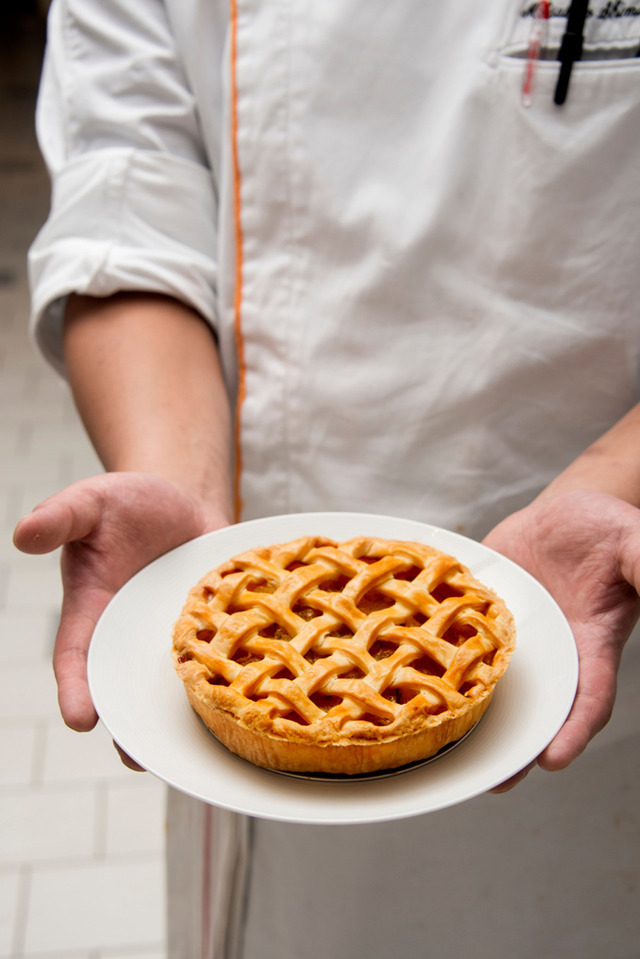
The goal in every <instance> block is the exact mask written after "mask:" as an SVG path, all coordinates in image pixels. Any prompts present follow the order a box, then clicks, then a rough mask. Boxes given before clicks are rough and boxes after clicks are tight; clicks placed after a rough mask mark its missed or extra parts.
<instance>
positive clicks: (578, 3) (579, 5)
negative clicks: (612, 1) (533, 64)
mask: <svg viewBox="0 0 640 959" xmlns="http://www.w3.org/2000/svg"><path fill="white" fill-rule="evenodd" d="M588 9H589V0H571V6H570V7H569V13H568V14H567V27H566V30H565V32H564V36H563V37H562V43H561V44H560V51H559V53H558V60H559V61H560V73H559V74H558V82H557V84H556V89H555V93H554V95H553V102H554V103H556V104H557V105H558V106H562V104H563V103H564V102H565V100H566V99H567V94H568V92H569V81H570V80H571V71H572V70H573V65H574V63H575V62H576V61H577V60H581V59H582V47H583V44H584V24H585V20H586V19H587V12H588Z"/></svg>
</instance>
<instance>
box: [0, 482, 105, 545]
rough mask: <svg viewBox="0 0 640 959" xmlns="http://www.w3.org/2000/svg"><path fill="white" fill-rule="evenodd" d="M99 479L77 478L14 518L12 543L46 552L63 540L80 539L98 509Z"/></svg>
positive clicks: (97, 515)
mask: <svg viewBox="0 0 640 959" xmlns="http://www.w3.org/2000/svg"><path fill="white" fill-rule="evenodd" d="M99 483H100V481H99V480H81V481H80V482H78V483H74V484H73V485H71V486H69V487H67V489H65V490H62V492H60V493H56V494H55V495H54V496H51V497H49V499H46V500H44V502H42V503H40V504H39V505H38V506H36V507H35V508H34V510H33V511H32V512H31V513H28V514H27V515H26V516H23V517H22V519H21V520H20V521H19V522H18V524H17V526H16V528H15V531H14V534H13V542H14V545H15V546H16V547H17V548H18V549H19V550H21V551H22V552H23V553H35V554H39V553H49V552H51V551H52V550H54V549H57V548H58V547H59V546H63V545H64V544H65V543H71V542H73V541H75V540H80V539H84V537H86V536H88V535H89V533H91V531H92V530H93V529H94V528H95V526H96V525H97V523H98V521H99V519H100V515H101V510H102V502H103V496H102V490H101V487H100V485H99Z"/></svg>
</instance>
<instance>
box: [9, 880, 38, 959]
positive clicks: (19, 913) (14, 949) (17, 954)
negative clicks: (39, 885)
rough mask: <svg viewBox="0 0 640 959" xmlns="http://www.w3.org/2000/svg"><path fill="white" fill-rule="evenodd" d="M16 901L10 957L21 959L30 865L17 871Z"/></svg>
mask: <svg viewBox="0 0 640 959" xmlns="http://www.w3.org/2000/svg"><path fill="white" fill-rule="evenodd" d="M19 876H20V879H19V886H18V897H17V898H18V901H17V904H16V911H15V917H14V926H13V941H12V944H11V959H21V957H22V956H24V949H25V943H26V939H27V922H28V918H29V901H30V897H31V883H32V879H33V868H32V866H30V865H29V866H22V867H21V869H20V872H19Z"/></svg>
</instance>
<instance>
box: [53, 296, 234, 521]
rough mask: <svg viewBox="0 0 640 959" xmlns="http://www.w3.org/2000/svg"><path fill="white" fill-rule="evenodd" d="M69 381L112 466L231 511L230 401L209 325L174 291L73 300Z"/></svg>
mask: <svg viewBox="0 0 640 959" xmlns="http://www.w3.org/2000/svg"><path fill="white" fill-rule="evenodd" d="M64 348H65V359H66V363H67V369H68V376H69V382H70V385H71V389H72V391H73V395H74V399H75V402H76V405H77V407H78V411H79V413H80V416H81V418H82V420H83V422H84V425H85V428H86V430H87V432H88V434H89V437H90V438H91V440H92V442H93V444H94V446H95V448H96V451H97V453H98V455H99V457H100V459H101V461H102V463H103V464H104V466H105V468H106V469H107V470H109V471H120V470H132V471H136V472H138V471H139V472H149V473H156V474H158V475H160V476H163V477H165V478H167V479H170V480H173V481H175V482H178V483H180V484H181V485H182V486H185V487H187V488H188V489H189V490H191V491H192V492H193V493H195V494H196V495H197V496H199V497H202V498H204V499H205V500H206V501H207V502H209V503H211V505H213V506H215V507H216V509H217V510H218V511H221V512H222V513H223V514H224V515H225V516H227V518H229V519H230V518H231V514H232V508H231V493H230V488H231V484H230V480H229V446H230V444H229V432H230V425H229V423H230V417H229V407H228V400H227V396H226V391H225V388H224V383H223V380H222V374H221V371H220V365H219V362H218V354H217V348H216V344H215V340H214V338H213V335H212V333H211V331H210V329H209V328H208V327H207V325H206V324H205V323H204V322H203V320H202V319H201V318H200V317H199V316H198V315H197V314H196V313H195V312H194V311H193V310H191V309H190V308H189V307H187V306H185V305H183V304H181V303H180V302H178V301H176V300H173V299H171V298H169V297H164V296H156V295H152V294H149V295H147V294H128V293H123V294H118V295H116V296H113V297H108V298H105V299H94V298H92V297H78V296H74V297H71V298H70V300H69V303H68V306H67V313H66V319H65V341H64Z"/></svg>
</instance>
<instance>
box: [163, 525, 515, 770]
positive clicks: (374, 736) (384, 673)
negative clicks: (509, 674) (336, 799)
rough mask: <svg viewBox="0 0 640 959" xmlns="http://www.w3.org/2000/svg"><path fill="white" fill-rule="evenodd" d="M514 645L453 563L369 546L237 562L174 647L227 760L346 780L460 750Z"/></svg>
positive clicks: (274, 549)
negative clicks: (452, 747)
mask: <svg viewBox="0 0 640 959" xmlns="http://www.w3.org/2000/svg"><path fill="white" fill-rule="evenodd" d="M514 644H515V627H514V621H513V617H512V615H511V613H510V612H509V610H508V609H507V607H506V605H505V604H504V602H503V601H502V600H501V599H500V598H499V597H498V596H496V594H495V593H494V592H493V591H492V590H491V589H488V588H487V587H486V586H483V585H482V583H480V582H478V580H477V579H475V578H474V577H473V576H472V575H471V573H470V572H469V570H468V569H467V568H466V567H465V566H463V565H462V564H461V563H460V562H458V561H457V560H456V559H454V558H453V557H451V556H448V555H446V554H445V553H442V552H440V551H438V550H436V549H433V548H432V547H431V546H427V545H425V544H423V543H414V542H402V541H391V540H385V539H379V538H376V537H366V536H361V537H357V538H354V539H350V540H348V541H347V542H341V543H337V542H333V541H332V540H329V539H326V538H323V537H320V536H306V537H302V538H300V539H296V540H295V541H293V542H289V543H283V544H278V545H272V546H264V547H259V548H257V549H252V550H249V551H247V552H245V553H242V554H240V555H238V556H236V557H234V558H233V559H232V560H230V561H228V562H225V563H223V564H222V565H221V566H219V567H218V568H217V569H214V570H212V571H211V572H210V573H208V574H207V575H206V576H205V577H204V578H203V579H202V580H200V582H199V583H198V584H197V585H196V586H195V587H194V588H193V589H192V590H191V591H190V593H189V596H188V598H187V602H186V605H185V606H184V609H183V610H182V613H181V615H180V618H179V619H178V621H177V623H176V624H175V627H174V631H173V656H174V663H175V667H176V670H177V673H178V675H179V676H180V678H181V679H182V681H183V682H184V685H185V689H186V693H187V696H188V698H189V701H190V703H191V705H192V706H193V708H194V709H195V711H196V712H197V713H198V714H199V716H200V717H201V718H202V720H203V721H204V722H205V724H206V725H207V726H208V727H209V729H210V730H211V731H212V732H213V733H214V734H215V736H216V737H217V738H218V739H219V740H220V741H221V742H222V743H223V744H224V745H225V746H226V747H228V749H230V750H231V751H232V752H234V753H236V754H238V755H240V756H242V757H243V758H245V759H248V760H249V761H250V762H252V763H255V764H256V765H258V766H265V767H267V768H271V769H278V770H286V771H289V772H301V773H302V772H307V773H335V774H341V775H357V774H360V773H371V772H374V771H378V770H382V769H391V768H397V767H399V766H404V765H406V764H409V763H412V762H416V761H417V760H423V759H426V758H428V757H430V756H432V755H434V754H435V753H437V752H438V751H439V750H440V749H442V748H443V747H444V746H446V745H448V744H449V743H452V742H455V741H457V740H458V739H460V738H461V737H462V736H464V735H465V733H467V732H468V731H469V730H470V729H471V728H472V727H473V726H474V725H475V723H477V722H478V720H479V719H480V717H481V716H482V714H483V713H484V711H485V709H486V708H487V706H488V705H489V702H490V700H491V697H492V694H493V691H494V688H495V685H496V683H497V681H498V680H499V679H500V677H501V676H502V675H503V673H504V671H505V669H506V668H507V665H508V663H509V659H510V657H511V654H512V652H513V649H514Z"/></svg>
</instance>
